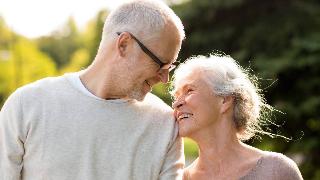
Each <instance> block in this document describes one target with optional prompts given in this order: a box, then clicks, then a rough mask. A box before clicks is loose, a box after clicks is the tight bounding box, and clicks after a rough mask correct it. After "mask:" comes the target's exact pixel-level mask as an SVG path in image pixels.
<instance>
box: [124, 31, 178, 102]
mask: <svg viewBox="0 0 320 180" xmlns="http://www.w3.org/2000/svg"><path fill="white" fill-rule="evenodd" d="M136 38H137V39H138V37H136ZM141 43H143V42H142V41H141ZM137 44H138V43H137ZM143 45H144V46H145V47H147V48H148V50H149V51H150V52H152V53H153V54H154V55H156V56H157V57H158V58H159V60H160V61H161V62H162V63H164V64H166V65H167V66H166V65H165V67H166V68H168V65H170V64H172V63H173V62H174V61H175V60H176V58H177V56H178V52H179V50H180V47H181V40H180V38H179V35H178V33H177V32H176V30H175V29H173V28H166V30H165V31H164V32H163V33H161V37H160V38H159V39H158V40H156V41H154V42H150V43H148V44H145V43H143ZM135 51H137V52H136V56H133V57H131V58H133V59H130V61H129V62H130V63H131V68H130V69H131V72H130V73H128V74H130V75H129V77H128V81H127V82H128V86H129V87H128V88H129V89H128V90H129V92H128V97H129V98H133V99H137V100H139V101H141V100H143V99H144V97H145V95H146V94H147V93H148V92H150V91H151V90H152V86H153V85H155V84H157V83H159V82H163V83H167V82H168V79H169V69H160V66H159V64H157V63H156V62H155V61H154V60H153V59H152V57H150V55H148V54H147V53H145V52H144V51H143V50H142V48H141V46H140V47H139V46H138V45H137V48H136V49H135ZM129 82H131V83H129Z"/></svg>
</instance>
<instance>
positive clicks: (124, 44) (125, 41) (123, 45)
mask: <svg viewBox="0 0 320 180" xmlns="http://www.w3.org/2000/svg"><path fill="white" fill-rule="evenodd" d="M130 40H131V36H130V34H129V33H127V32H123V33H121V34H120V35H119V38H118V40H117V43H116V46H117V51H118V52H119V55H120V56H121V57H125V56H126V55H127V53H128V45H129V43H130Z"/></svg>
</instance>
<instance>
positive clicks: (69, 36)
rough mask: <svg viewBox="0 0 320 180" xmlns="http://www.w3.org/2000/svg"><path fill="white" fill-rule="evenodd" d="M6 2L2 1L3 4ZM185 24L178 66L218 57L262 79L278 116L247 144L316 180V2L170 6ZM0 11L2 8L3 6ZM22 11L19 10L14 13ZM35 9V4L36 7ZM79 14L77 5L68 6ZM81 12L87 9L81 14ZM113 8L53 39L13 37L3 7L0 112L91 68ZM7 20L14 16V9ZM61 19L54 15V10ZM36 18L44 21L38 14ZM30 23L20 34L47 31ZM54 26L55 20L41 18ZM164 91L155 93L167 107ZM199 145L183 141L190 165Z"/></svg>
mask: <svg viewBox="0 0 320 180" xmlns="http://www.w3.org/2000/svg"><path fill="white" fill-rule="evenodd" d="M3 1H5V0H3ZM166 2H167V3H168V4H169V5H170V6H171V7H172V8H173V9H174V11H175V12H176V13H177V14H178V15H179V16H180V18H181V19H182V21H183V24H184V25H185V30H186V36H187V38H186V40H185V41H184V42H183V46H182V51H181V53H180V56H179V61H180V62H183V61H184V60H185V59H187V58H188V57H190V56H195V55H209V54H210V53H212V52H223V53H225V54H228V55H231V56H232V57H233V58H234V59H236V60H238V61H239V63H240V64H241V65H242V66H244V67H246V68H250V69H251V72H252V73H253V74H255V75H257V76H258V77H259V81H260V88H261V89H263V93H264V95H265V97H266V99H267V102H268V103H269V104H271V105H272V106H274V107H275V108H276V109H278V110H280V111H281V112H283V113H275V114H274V115H273V117H272V120H273V121H274V122H275V124H277V125H271V126H269V130H270V131H271V132H272V133H274V134H279V135H282V136H285V137H287V138H290V139H291V140H286V139H284V138H280V137H276V138H271V137H268V136H260V137H258V138H255V139H252V140H250V141H248V142H247V143H248V144H250V145H253V146H255V147H258V148H260V149H263V150H270V151H277V152H281V153H283V154H286V155H287V156H289V157H290V158H292V159H293V160H294V161H295V162H296V163H297V164H298V166H299V168H300V170H301V172H302V175H303V177H304V178H305V179H311V180H319V179H320V136H319V135H320V1H318V0H281V1H280V0H180V1H179V0H171V1H170V0H169V1H166ZM0 6H1V2H0ZM18 6H19V4H17V7H18ZM34 6H36V5H34ZM73 6H74V8H77V4H74V5H73ZM84 10H85V9H84ZM109 12H110V9H101V10H97V11H96V12H95V15H94V16H93V17H92V18H91V19H90V20H89V21H87V23H86V24H85V25H84V26H82V27H81V28H79V25H78V24H77V22H76V21H75V19H74V17H72V16H70V17H68V18H66V19H65V21H64V23H63V24H62V25H60V26H59V27H58V28H56V29H54V30H53V31H51V33H48V34H45V35H41V36H33V37H30V36H26V35H23V34H21V33H18V32H17V31H16V30H15V29H14V28H13V25H11V20H10V19H9V21H7V20H6V18H5V17H4V16H2V13H1V8H0V107H2V105H3V103H4V101H5V100H6V99H7V97H8V96H9V95H10V94H11V93H12V92H13V91H14V90H15V89H17V88H18V87H20V86H23V85H25V84H27V83H30V82H33V81H35V80H38V79H40V78H43V77H47V76H58V75H61V74H64V73H66V72H72V71H78V70H80V69H83V68H85V67H86V66H87V65H88V64H90V63H91V62H92V60H93V59H94V56H95V54H96V51H97V47H98V44H99V40H100V38H101V31H102V27H103V22H104V20H105V18H106V17H107V16H108V13H109ZM12 13H16V14H18V15H19V10H16V11H15V10H14V9H13V12H12ZM56 13H57V14H59V10H56ZM39 16H41V14H39ZM17 18H21V20H24V21H27V22H26V23H25V25H26V26H25V27H26V28H27V27H29V26H36V27H37V26H38V27H41V26H45V24H41V23H40V24H36V25H34V24H32V23H31V22H32V19H23V14H20V16H19V17H17ZM46 21H48V22H49V21H55V17H51V18H46ZM168 88H169V85H158V86H156V87H155V88H154V90H153V93H155V94H157V95H158V96H160V97H161V98H162V99H163V100H165V102H166V103H168V104H169V105H171V98H170V95H169V93H168V92H167V90H168ZM197 153H198V152H197V146H196V145H195V143H194V142H193V141H191V140H190V139H185V154H186V157H187V160H188V162H190V161H192V159H194V158H195V157H197Z"/></svg>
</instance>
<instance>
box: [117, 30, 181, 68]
mask: <svg viewBox="0 0 320 180" xmlns="http://www.w3.org/2000/svg"><path fill="white" fill-rule="evenodd" d="M126 32H127V31H126ZM121 33H123V32H117V35H118V36H120V34H121ZM127 33H129V34H130V36H131V37H132V38H133V39H134V40H135V41H136V42H137V43H138V45H139V46H140V48H141V49H142V51H143V52H144V53H146V54H147V55H148V56H149V57H150V58H151V59H152V60H153V61H154V62H155V63H157V64H158V65H159V66H160V69H165V70H169V71H171V70H173V69H174V68H175V67H176V65H174V64H165V63H163V62H162V61H161V60H160V59H159V58H158V57H157V56H156V55H155V54H154V53H152V52H151V51H150V50H149V49H148V48H147V47H146V46H145V45H144V44H143V43H142V42H141V41H139V40H138V39H137V38H136V37H135V36H134V35H133V34H131V33H130V32H127Z"/></svg>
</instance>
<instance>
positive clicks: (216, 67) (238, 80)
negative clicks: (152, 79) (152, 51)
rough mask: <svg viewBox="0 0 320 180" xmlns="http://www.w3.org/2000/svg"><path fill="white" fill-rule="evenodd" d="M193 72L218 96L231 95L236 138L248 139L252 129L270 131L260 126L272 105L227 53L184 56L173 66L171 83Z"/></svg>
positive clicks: (263, 132) (263, 123) (246, 72)
mask: <svg viewBox="0 0 320 180" xmlns="http://www.w3.org/2000/svg"><path fill="white" fill-rule="evenodd" d="M192 72H198V73H199V74H200V77H201V78H203V80H204V81H205V82H206V83H207V85H208V86H209V87H210V88H211V90H212V92H213V94H216V95H218V96H222V97H226V96H232V97H234V107H233V121H234V124H235V127H236V129H237V131H238V134H237V136H238V139H240V140H248V139H250V138H251V137H253V136H254V135H255V133H260V134H267V135H270V136H272V135H273V134H271V133H269V132H265V131H263V130H262V128H261V125H265V124H266V121H269V120H267V119H266V118H268V116H269V115H270V112H272V111H273V110H274V109H273V108H272V107H271V106H270V105H268V104H267V103H266V102H265V99H264V98H263V96H262V94H261V93H260V92H261V90H260V89H259V88H258V86H257V78H256V77H255V76H253V75H250V74H249V72H248V70H245V69H243V68H242V67H241V66H240V65H238V64H237V62H236V61H235V60H234V59H232V58H231V57H230V56H220V55H211V56H210V57H205V56H198V57H193V58H191V59H189V60H187V61H186V62H185V63H183V64H181V65H180V66H179V67H178V69H176V71H175V74H174V80H173V85H174V87H177V85H178V83H179V82H180V80H181V79H183V78H184V77H186V76H188V74H190V73H192Z"/></svg>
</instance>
